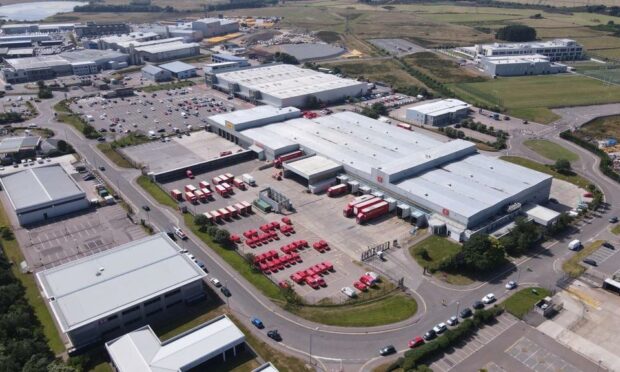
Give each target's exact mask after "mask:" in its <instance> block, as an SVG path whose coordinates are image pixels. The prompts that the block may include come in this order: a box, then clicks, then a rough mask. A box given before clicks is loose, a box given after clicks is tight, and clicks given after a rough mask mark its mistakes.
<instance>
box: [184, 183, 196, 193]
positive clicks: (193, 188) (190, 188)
mask: <svg viewBox="0 0 620 372" xmlns="http://www.w3.org/2000/svg"><path fill="white" fill-rule="evenodd" d="M196 190H197V189H196V186H194V185H185V192H194V191H196Z"/></svg>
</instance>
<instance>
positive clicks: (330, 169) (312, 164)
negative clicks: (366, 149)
mask: <svg viewBox="0 0 620 372" xmlns="http://www.w3.org/2000/svg"><path fill="white" fill-rule="evenodd" d="M284 168H286V169H290V170H291V171H293V172H295V173H297V174H299V175H301V176H302V177H304V178H306V179H311V178H313V177H315V176H319V175H323V174H330V173H331V174H334V173H336V172H338V171H340V170H341V169H342V164H340V163H336V162H335V161H333V160H331V159H327V158H325V157H323V156H320V155H314V156H310V157H307V158H304V159H301V160H296V161H293V162H290V163H286V164H284Z"/></svg>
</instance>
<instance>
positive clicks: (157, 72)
mask: <svg viewBox="0 0 620 372" xmlns="http://www.w3.org/2000/svg"><path fill="white" fill-rule="evenodd" d="M142 77H143V78H145V79H147V80H151V81H154V82H156V83H158V82H160V81H168V80H170V79H172V73H171V72H170V71H168V70H164V69H163V68H159V67H157V66H154V65H146V66H144V67H143V68H142Z"/></svg>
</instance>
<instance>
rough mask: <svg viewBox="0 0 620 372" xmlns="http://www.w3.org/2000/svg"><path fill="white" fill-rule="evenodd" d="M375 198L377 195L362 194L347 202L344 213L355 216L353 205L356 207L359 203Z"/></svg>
mask: <svg viewBox="0 0 620 372" xmlns="http://www.w3.org/2000/svg"><path fill="white" fill-rule="evenodd" d="M373 198H375V197H374V196H372V195H362V196H358V197H356V198H354V199H353V200H351V201H350V202H349V203H347V205H345V207H344V208H343V209H342V214H343V215H344V216H345V217H351V216H353V207H355V206H356V205H357V204H360V203H363V202H365V201H368V200H370V199H373Z"/></svg>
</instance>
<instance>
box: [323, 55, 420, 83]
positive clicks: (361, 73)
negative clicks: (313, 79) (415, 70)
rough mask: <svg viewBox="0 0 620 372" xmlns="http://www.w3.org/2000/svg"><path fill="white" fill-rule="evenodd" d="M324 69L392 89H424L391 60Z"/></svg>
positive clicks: (326, 65)
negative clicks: (381, 83)
mask: <svg viewBox="0 0 620 372" xmlns="http://www.w3.org/2000/svg"><path fill="white" fill-rule="evenodd" d="M324 66H325V67H330V68H333V67H338V68H340V70H341V71H342V72H343V73H344V74H346V75H348V76H351V77H355V78H358V79H369V80H372V81H381V82H384V83H386V84H389V85H391V86H392V87H394V88H405V87H407V86H412V85H413V86H417V87H424V86H425V85H424V84H423V83H422V82H420V81H419V80H417V79H416V78H414V77H413V76H411V75H409V74H408V73H407V72H406V71H405V70H403V69H402V68H401V66H400V64H399V63H398V62H397V61H395V60H393V59H386V60H379V61H372V60H371V61H350V62H340V63H329V64H324Z"/></svg>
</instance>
